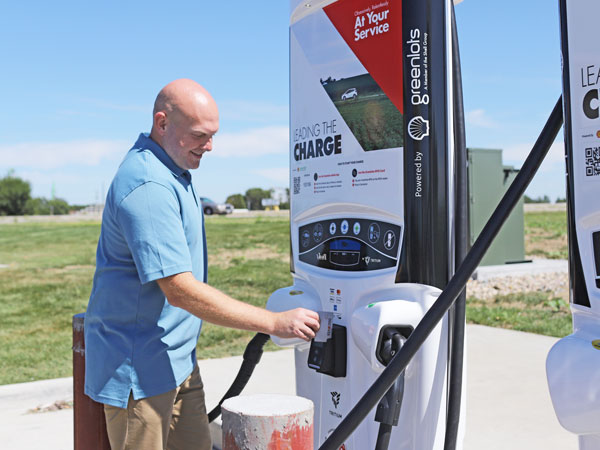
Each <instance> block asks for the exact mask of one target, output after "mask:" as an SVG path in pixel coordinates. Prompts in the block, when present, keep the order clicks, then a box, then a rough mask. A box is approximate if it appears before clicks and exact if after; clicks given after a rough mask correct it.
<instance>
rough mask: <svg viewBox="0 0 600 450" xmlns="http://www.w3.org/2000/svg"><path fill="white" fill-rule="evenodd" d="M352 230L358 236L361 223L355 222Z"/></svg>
mask: <svg viewBox="0 0 600 450" xmlns="http://www.w3.org/2000/svg"><path fill="white" fill-rule="evenodd" d="M352 232H353V233H354V235H355V236H358V233H360V223H358V222H354V225H352Z"/></svg>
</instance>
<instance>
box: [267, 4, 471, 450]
mask: <svg viewBox="0 0 600 450" xmlns="http://www.w3.org/2000/svg"><path fill="white" fill-rule="evenodd" d="M451 8H452V4H451V3H450V1H447V0H429V1H418V0H404V1H402V2H401V1H389V0H388V1H380V2H372V1H370V0H369V1H365V0H337V1H335V0H334V1H332V0H324V1H314V2H301V1H298V0H291V11H292V13H291V21H290V91H291V95H290V109H291V113H290V172H291V174H290V188H291V189H290V190H291V192H290V194H291V212H290V229H291V253H292V255H291V256H292V257H291V266H292V267H291V271H292V275H293V279H294V284H293V286H290V287H287V288H283V289H279V290H278V291H276V292H275V293H273V295H272V296H271V297H270V298H269V301H268V303H267V308H269V309H271V310H273V311H281V310H287V309H290V308H294V307H300V306H302V307H306V308H310V309H313V310H316V311H320V312H321V326H322V331H321V332H320V333H319V335H318V336H317V338H316V339H315V340H314V341H313V342H312V343H311V344H307V343H304V342H302V341H300V340H293V339H286V340H284V339H278V338H275V337H273V340H274V342H275V343H276V344H278V345H280V346H284V347H285V346H287V347H292V346H293V347H294V348H295V363H296V391H297V394H298V395H301V396H303V397H307V398H309V399H311V400H313V402H314V404H315V420H314V427H315V428H314V430H315V433H314V435H315V448H317V447H319V446H320V445H321V444H322V443H323V442H324V441H325V440H326V439H327V437H328V436H329V435H330V434H331V433H332V432H333V431H334V430H335V429H336V427H337V426H338V424H339V423H340V422H341V421H342V420H343V419H344V417H345V416H346V415H347V414H348V412H349V411H350V409H351V408H352V407H353V406H354V404H355V403H356V402H357V401H358V399H360V398H361V396H362V395H363V394H364V392H365V391H366V390H367V388H369V386H371V385H372V384H373V382H374V381H375V380H376V379H377V378H378V376H379V375H380V374H381V373H382V372H383V370H384V368H385V366H386V364H387V363H388V362H389V361H390V359H391V358H392V357H393V356H394V354H395V353H397V352H398V351H399V350H400V348H401V347H402V345H403V342H404V341H405V340H406V339H407V338H409V337H410V335H411V333H412V331H413V330H414V329H415V328H416V327H417V326H418V324H419V322H420V321H421V319H422V318H423V316H424V315H425V313H426V312H427V311H428V310H429V308H430V307H431V306H432V304H433V303H434V302H435V300H436V298H437V297H438V295H439V294H440V292H441V289H442V288H444V287H445V286H446V284H447V283H448V280H449V279H450V277H451V276H452V274H453V273H454V269H455V234H454V233H455V231H456V228H457V226H456V220H457V216H456V214H455V209H456V205H455V190H456V170H457V167H456V163H455V154H454V153H455V150H454V133H453V130H454V115H453V111H452V105H453V104H454V100H453V89H452V81H453V80H452V70H451V61H452V39H451V26H450V17H451ZM450 336H451V324H450V322H449V320H448V317H447V316H446V317H445V318H444V319H443V320H442V321H441V322H440V323H439V324H438V325H437V326H436V327H435V328H434V329H433V331H432V332H431V334H430V335H429V337H428V338H427V339H426V340H425V341H424V343H423V345H422V346H421V348H420V350H419V351H418V352H417V353H416V355H415V356H414V358H413V359H412V361H411V363H410V364H409V365H408V367H407V368H406V370H405V372H404V374H403V375H402V376H401V377H400V378H398V380H397V382H396V383H395V385H394V387H393V388H392V389H391V390H390V391H389V392H388V394H387V395H386V401H387V404H386V403H385V402H383V403H380V405H379V407H378V408H376V410H373V411H372V412H371V413H370V414H369V416H368V417H367V419H366V420H365V421H364V422H363V423H362V424H361V425H360V426H359V427H358V428H357V429H356V430H355V432H354V433H353V434H352V435H351V436H350V437H349V438H348V439H347V440H346V441H345V442H344V443H343V444H342V447H341V448H345V449H346V450H352V449H354V450H359V449H360V450H363V449H369V448H376V445H377V448H380V447H379V445H380V444H379V443H380V442H382V441H385V440H387V443H386V444H385V445H382V447H381V448H384V447H387V445H389V448H394V449H398V450H408V449H412V450H429V449H432V450H433V449H442V448H443V447H444V436H445V433H446V421H447V410H448V385H449V374H448V362H449V348H450V344H451V342H450V340H451V339H450ZM461 411H462V412H461V418H462V417H464V408H462V410H461ZM378 422H379V423H378ZM380 424H384V425H383V426H382V425H380ZM463 425H464V421H463V420H460V431H459V438H458V440H457V442H458V443H457V446H456V448H458V449H460V448H462V435H463V434H464V430H463V428H464V426H463ZM384 426H385V427H387V428H385V430H386V431H385V432H384V434H386V435H387V436H386V437H384V438H382V431H381V430H382V429H384V428H383V427H384Z"/></svg>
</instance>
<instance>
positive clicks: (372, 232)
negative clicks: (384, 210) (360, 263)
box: [369, 223, 381, 244]
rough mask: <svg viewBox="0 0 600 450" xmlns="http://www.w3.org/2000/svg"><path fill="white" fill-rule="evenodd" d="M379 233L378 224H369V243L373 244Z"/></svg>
mask: <svg viewBox="0 0 600 450" xmlns="http://www.w3.org/2000/svg"><path fill="white" fill-rule="evenodd" d="M380 233H381V231H380V229H379V225H377V224H376V223H372V224H371V225H369V241H371V243H373V244H374V243H376V242H377V241H378V240H379V235H380Z"/></svg>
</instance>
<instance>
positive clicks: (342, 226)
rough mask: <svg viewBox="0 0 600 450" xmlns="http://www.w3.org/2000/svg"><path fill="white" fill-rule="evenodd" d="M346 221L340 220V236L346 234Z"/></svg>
mask: <svg viewBox="0 0 600 450" xmlns="http://www.w3.org/2000/svg"><path fill="white" fill-rule="evenodd" d="M348 228H349V225H348V221H347V220H342V225H341V226H340V231H341V232H342V234H346V233H348Z"/></svg>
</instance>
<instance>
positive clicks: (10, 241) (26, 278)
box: [0, 223, 100, 384]
mask: <svg viewBox="0 0 600 450" xmlns="http://www.w3.org/2000/svg"><path fill="white" fill-rule="evenodd" d="M99 230H100V227H99V224H98V223H76V224H71V223H69V224H58V223H52V224H33V223H31V224H18V225H16V224H11V225H1V226H0V263H1V264H8V266H9V267H8V268H4V269H0V293H1V294H0V297H1V301H0V342H2V346H0V384H6V383H15V382H22V381H31V380H39V379H46V378H55V377H61V376H68V375H69V374H70V373H71V318H72V316H73V314H75V313H78V312H82V311H85V307H86V305H87V300H88V297H89V293H90V290H91V283H92V276H93V271H94V262H95V247H96V242H97V239H98V233H99Z"/></svg>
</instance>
